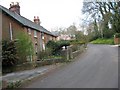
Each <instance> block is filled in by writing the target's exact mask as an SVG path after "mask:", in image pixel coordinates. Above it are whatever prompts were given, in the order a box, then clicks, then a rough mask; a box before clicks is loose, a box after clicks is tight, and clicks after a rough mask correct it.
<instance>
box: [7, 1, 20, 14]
mask: <svg viewBox="0 0 120 90" xmlns="http://www.w3.org/2000/svg"><path fill="white" fill-rule="evenodd" d="M9 10H10V11H12V12H15V13H17V14H19V15H20V6H19V3H18V2H16V3H14V2H11V4H10V8H9Z"/></svg>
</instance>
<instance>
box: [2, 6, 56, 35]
mask: <svg viewBox="0 0 120 90" xmlns="http://www.w3.org/2000/svg"><path fill="white" fill-rule="evenodd" d="M0 9H2V10H3V11H4V12H5V13H7V14H8V15H10V16H11V17H12V18H14V19H15V20H17V21H18V22H19V23H21V24H22V25H24V26H27V27H30V28H33V29H35V30H38V31H40V32H44V33H47V34H50V35H53V34H52V33H51V32H50V31H48V30H47V29H45V28H44V27H43V26H41V25H38V24H36V23H34V22H32V21H31V20H29V19H27V18H26V17H24V16H22V15H18V14H16V13H14V12H11V11H10V10H9V9H7V8H6V7H4V6H2V5H0ZM53 36H55V35H53Z"/></svg>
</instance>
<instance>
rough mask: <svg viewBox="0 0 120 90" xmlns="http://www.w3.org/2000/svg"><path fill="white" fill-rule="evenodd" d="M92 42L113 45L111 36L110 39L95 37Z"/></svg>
mask: <svg viewBox="0 0 120 90" xmlns="http://www.w3.org/2000/svg"><path fill="white" fill-rule="evenodd" d="M90 43H92V44H110V45H114V40H113V38H110V39H102V38H99V39H96V40H94V41H92V42H90Z"/></svg>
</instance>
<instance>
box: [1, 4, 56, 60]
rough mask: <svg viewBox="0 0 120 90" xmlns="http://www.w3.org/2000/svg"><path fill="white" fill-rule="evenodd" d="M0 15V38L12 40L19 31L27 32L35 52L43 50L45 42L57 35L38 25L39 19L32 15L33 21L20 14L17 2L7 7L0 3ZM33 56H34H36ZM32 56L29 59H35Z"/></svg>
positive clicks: (54, 38)
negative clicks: (0, 28) (0, 18)
mask: <svg viewBox="0 0 120 90" xmlns="http://www.w3.org/2000/svg"><path fill="white" fill-rule="evenodd" d="M0 11H2V13H0V17H2V40H14V39H16V35H17V34H18V33H19V32H24V33H27V34H28V35H29V36H30V38H31V40H32V43H33V46H34V50H35V54H36V56H37V52H39V51H42V50H45V44H46V43H47V42H48V41H49V40H56V38H57V36H56V35H54V34H52V33H51V32H50V31H48V30H46V29H45V28H44V27H42V26H41V25H40V23H41V22H40V19H39V17H38V16H37V17H36V16H34V22H32V21H30V20H28V19H27V18H25V17H23V16H21V14H20V6H19V3H18V2H17V3H12V4H10V8H9V9H7V8H5V7H3V6H1V5H0ZM36 56H35V57H36ZM35 59H37V57H36V58H34V59H33V58H32V59H31V60H35Z"/></svg>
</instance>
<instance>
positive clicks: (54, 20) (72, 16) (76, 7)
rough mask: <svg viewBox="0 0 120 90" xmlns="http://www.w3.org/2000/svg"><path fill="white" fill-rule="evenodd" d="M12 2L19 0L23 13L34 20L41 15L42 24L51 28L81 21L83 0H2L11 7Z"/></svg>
mask: <svg viewBox="0 0 120 90" xmlns="http://www.w3.org/2000/svg"><path fill="white" fill-rule="evenodd" d="M11 2H19V3H20V7H21V9H20V10H21V11H20V13H21V15H22V16H24V17H26V18H28V19H30V20H32V21H33V18H34V16H39V18H40V20H41V25H42V26H44V27H45V28H46V29H48V30H51V29H53V28H56V27H58V28H59V27H68V26H70V25H71V24H73V23H75V24H76V25H77V26H78V25H79V23H80V18H81V17H82V16H81V9H82V0H0V5H2V6H4V7H6V8H9V6H10V3H11Z"/></svg>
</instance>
